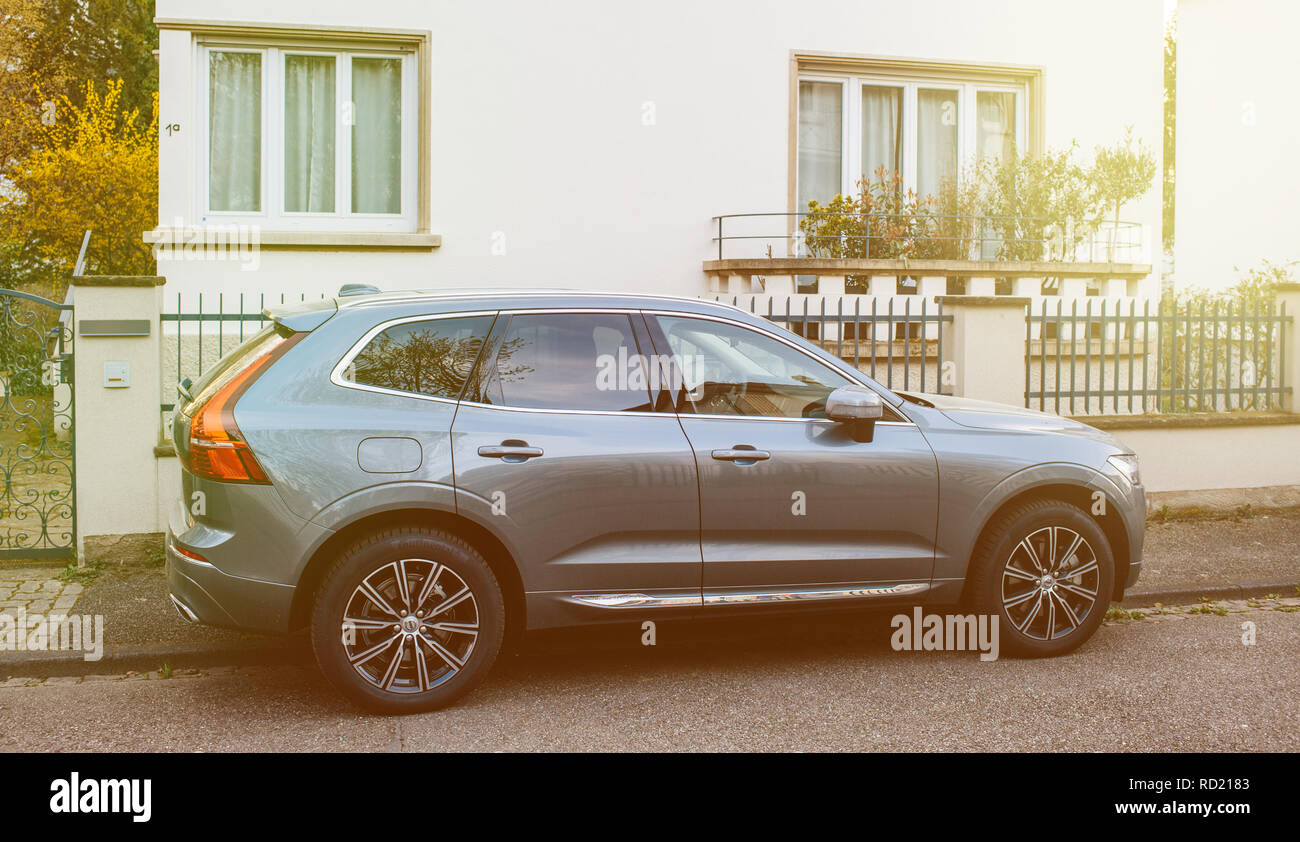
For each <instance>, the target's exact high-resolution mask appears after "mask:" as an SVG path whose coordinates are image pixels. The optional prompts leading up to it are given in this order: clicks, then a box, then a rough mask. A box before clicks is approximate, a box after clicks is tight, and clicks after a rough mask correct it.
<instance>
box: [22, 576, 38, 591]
mask: <svg viewBox="0 0 1300 842" xmlns="http://www.w3.org/2000/svg"><path fill="white" fill-rule="evenodd" d="M40 589H41V583H40V582H38V581H36V580H35V579H28V580H27V581H26V582H23V583H22V584H20V585H19V586H18V590H19V591H20V592H21V593H36V592H37V591H39V590H40Z"/></svg>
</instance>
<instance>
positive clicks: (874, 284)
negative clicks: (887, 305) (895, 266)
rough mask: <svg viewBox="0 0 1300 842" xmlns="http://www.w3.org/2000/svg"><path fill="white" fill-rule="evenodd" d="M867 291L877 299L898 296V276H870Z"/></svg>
mask: <svg viewBox="0 0 1300 842" xmlns="http://www.w3.org/2000/svg"><path fill="white" fill-rule="evenodd" d="M868 289H870V290H871V294H872V295H874V296H875V297H877V298H891V297H892V296H894V295H897V294H898V276H897V275H872V276H871V284H870V286H869V287H868Z"/></svg>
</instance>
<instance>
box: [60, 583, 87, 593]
mask: <svg viewBox="0 0 1300 842" xmlns="http://www.w3.org/2000/svg"><path fill="white" fill-rule="evenodd" d="M83 590H85V588H84V586H83V585H82V584H81V583H80V582H69V583H68V585H67V587H65V588H64V589H63V595H64V596H76V595H77V594H79V593H81V592H82V591H83Z"/></svg>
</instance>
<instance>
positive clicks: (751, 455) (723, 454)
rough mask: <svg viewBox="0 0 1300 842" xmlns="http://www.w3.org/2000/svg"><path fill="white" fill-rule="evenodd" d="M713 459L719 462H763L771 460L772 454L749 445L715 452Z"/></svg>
mask: <svg viewBox="0 0 1300 842" xmlns="http://www.w3.org/2000/svg"><path fill="white" fill-rule="evenodd" d="M713 458H714V459H717V460H718V461H719V462H762V461H763V460H764V459H771V458H772V453H771V451H768V450H755V449H754V448H752V447H749V446H748V445H736V446H735V447H732V448H728V449H726V450H715V451H713Z"/></svg>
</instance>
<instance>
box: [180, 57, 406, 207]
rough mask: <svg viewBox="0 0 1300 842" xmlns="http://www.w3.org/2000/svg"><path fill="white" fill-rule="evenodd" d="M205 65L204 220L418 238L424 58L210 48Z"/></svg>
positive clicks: (202, 62)
mask: <svg viewBox="0 0 1300 842" xmlns="http://www.w3.org/2000/svg"><path fill="white" fill-rule="evenodd" d="M198 64H199V68H200V72H201V74H202V78H203V79H204V80H205V81H204V83H203V84H202V85H201V86H200V91H201V92H202V93H201V95H200V99H201V100H202V101H201V103H200V109H199V113H200V119H201V121H202V122H203V124H204V125H203V127H202V131H201V133H200V147H201V148H200V157H201V159H202V160H201V166H200V167H199V173H200V179H201V182H202V183H201V184H200V186H199V188H200V189H199V190H198V191H197V195H198V197H199V198H198V202H199V204H200V207H199V208H198V211H199V214H198V215H199V216H200V217H201V218H202V219H203V220H204V221H205V222H208V223H229V222H238V223H249V224H257V225H261V226H263V227H265V228H267V229H268V230H272V231H275V230H286V231H292V230H305V231H353V232H362V233H364V232H408V231H414V230H416V224H417V217H418V213H417V206H416V205H417V197H418V189H417V178H418V160H417V155H418V151H417V135H418V123H419V120H418V113H417V109H418V107H419V106H418V80H417V75H418V74H417V73H416V64H415V61H414V53H413V52H411V51H407V50H399V49H393V50H384V49H375V48H372V47H367V48H365V49H364V50H347V49H333V48H331V49H311V48H299V47H289V46H266V45H244V44H231V45H227V44H204V45H201V46H200V49H199V63H198Z"/></svg>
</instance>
